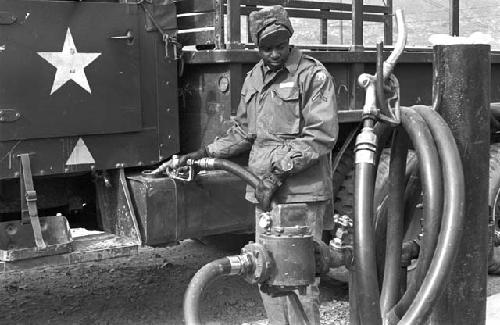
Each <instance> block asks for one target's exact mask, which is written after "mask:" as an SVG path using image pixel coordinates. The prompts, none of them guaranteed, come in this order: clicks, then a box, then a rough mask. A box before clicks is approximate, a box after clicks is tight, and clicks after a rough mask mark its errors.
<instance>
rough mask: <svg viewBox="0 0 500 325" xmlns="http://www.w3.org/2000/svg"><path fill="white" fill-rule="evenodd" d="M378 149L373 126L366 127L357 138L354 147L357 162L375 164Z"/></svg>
mask: <svg viewBox="0 0 500 325" xmlns="http://www.w3.org/2000/svg"><path fill="white" fill-rule="evenodd" d="M376 151H377V135H376V134H375V133H374V132H373V128H371V127H364V128H363V130H362V131H361V133H360V134H359V135H358V136H357V138H356V146H355V147H354V152H355V153H356V154H355V163H356V164H358V163H368V164H372V165H373V164H375V153H376Z"/></svg>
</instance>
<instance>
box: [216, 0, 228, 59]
mask: <svg viewBox="0 0 500 325" xmlns="http://www.w3.org/2000/svg"><path fill="white" fill-rule="evenodd" d="M213 1H214V8H215V22H214V26H215V48H217V49H223V48H224V46H225V44H224V41H225V40H224V2H225V1H226V0H213Z"/></svg>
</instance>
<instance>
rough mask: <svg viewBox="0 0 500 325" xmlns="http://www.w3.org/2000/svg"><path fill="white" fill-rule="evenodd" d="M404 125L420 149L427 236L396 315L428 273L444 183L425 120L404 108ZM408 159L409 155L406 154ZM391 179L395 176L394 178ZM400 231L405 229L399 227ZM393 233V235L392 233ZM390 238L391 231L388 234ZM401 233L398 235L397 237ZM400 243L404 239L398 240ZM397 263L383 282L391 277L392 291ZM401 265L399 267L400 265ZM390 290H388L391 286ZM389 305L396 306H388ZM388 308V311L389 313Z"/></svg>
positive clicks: (401, 311)
mask: <svg viewBox="0 0 500 325" xmlns="http://www.w3.org/2000/svg"><path fill="white" fill-rule="evenodd" d="M401 116H402V124H403V127H404V128H405V130H406V131H407V133H408V134H409V136H410V138H411V140H412V143H413V144H414V146H415V150H416V151H417V156H418V158H419V170H420V179H421V184H422V188H423V194H424V197H423V209H424V210H423V217H424V224H423V228H424V230H423V233H424V238H423V240H422V245H421V248H420V256H419V262H418V264H417V270H416V274H415V277H414V280H413V281H412V283H411V284H410V286H409V288H408V290H407V291H406V292H405V294H404V295H403V297H402V299H401V300H400V302H399V303H398V304H397V307H396V309H395V311H396V314H397V315H401V316H402V315H404V313H405V312H406V310H407V309H408V307H409V306H410V304H411V303H412V301H413V300H414V299H415V296H416V294H417V290H418V288H419V287H420V285H421V283H422V281H423V278H424V277H425V274H426V273H427V270H428V268H429V265H430V262H431V260H432V257H433V254H434V249H435V247H436V243H437V237H438V233H439V224H440V221H441V219H440V217H441V211H442V195H443V194H442V183H441V166H440V163H439V157H438V152H437V149H436V145H435V144H434V140H433V137H432V134H431V132H430V130H429V127H428V126H427V123H426V122H425V120H424V119H423V118H422V117H421V116H420V115H419V114H417V113H416V112H415V111H414V110H413V109H411V108H405V107H402V108H401ZM405 158H406V157H405ZM391 181H392V179H391ZM398 231H403V229H402V228H401V229H399V230H398ZM393 235H394V234H393ZM387 236H388V238H390V234H389V233H388V234H387ZM400 236H402V234H398V237H400ZM399 243H400V245H401V242H399ZM396 267H398V266H397V265H392V268H391V271H390V273H389V274H387V276H386V275H385V274H384V285H385V284H386V279H388V282H387V285H390V286H391V288H390V291H391V292H397V291H398V287H393V285H394V284H396V282H394V283H393V281H392V280H390V277H391V276H392V275H393V274H392V273H394V272H397V271H395V270H394V268H396ZM399 267H400V266H399ZM388 290H389V289H388ZM387 307H389V308H392V307H394V305H392V306H387ZM388 310H389V309H386V310H385V312H388Z"/></svg>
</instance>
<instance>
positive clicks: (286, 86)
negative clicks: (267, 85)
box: [280, 81, 295, 88]
mask: <svg viewBox="0 0 500 325" xmlns="http://www.w3.org/2000/svg"><path fill="white" fill-rule="evenodd" d="M294 85H295V82H293V81H289V82H283V83H280V88H292V87H293V86H294Z"/></svg>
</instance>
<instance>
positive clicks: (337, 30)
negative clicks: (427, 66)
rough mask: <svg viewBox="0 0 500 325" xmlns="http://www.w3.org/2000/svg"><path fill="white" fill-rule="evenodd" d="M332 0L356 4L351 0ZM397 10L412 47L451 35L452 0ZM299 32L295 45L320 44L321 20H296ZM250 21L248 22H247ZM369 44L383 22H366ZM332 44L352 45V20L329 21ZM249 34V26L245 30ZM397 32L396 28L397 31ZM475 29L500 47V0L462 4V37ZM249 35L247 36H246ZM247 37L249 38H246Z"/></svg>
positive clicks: (399, 2)
mask: <svg viewBox="0 0 500 325" xmlns="http://www.w3.org/2000/svg"><path fill="white" fill-rule="evenodd" d="M310 1H327V0H310ZM332 2H343V3H352V2H351V0H335V1H332ZM364 3H365V4H374V5H381V4H383V3H384V1H383V0H365V1H364ZM393 6H394V9H397V8H400V9H403V11H404V14H405V18H406V22H407V26H408V45H409V46H417V47H422V46H430V45H431V44H430V43H429V41H428V38H429V36H430V35H432V34H447V33H448V30H449V0H393ZM292 20H293V21H292V23H293V25H294V28H295V31H296V33H295V34H294V36H293V38H292V43H293V44H319V43H320V35H319V21H317V20H316V21H315V20H310V19H292ZM244 24H246V21H245V22H244ZM364 27H365V28H364V43H365V46H374V45H375V44H376V42H377V40H379V39H383V25H382V24H381V23H370V22H365V25H364ZM328 30H329V32H328V43H329V44H335V45H337V44H339V45H350V44H351V22H350V21H329V22H328ZM242 32H243V34H246V28H243V30H242ZM394 32H396V29H395V30H394ZM473 32H483V33H486V34H490V35H491V36H492V37H493V38H494V42H493V43H492V44H491V45H492V47H493V48H494V49H497V50H500V0H462V1H461V3H460V36H469V35H470V34H471V33H473ZM242 36H243V37H246V35H242ZM243 39H245V38H243Z"/></svg>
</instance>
